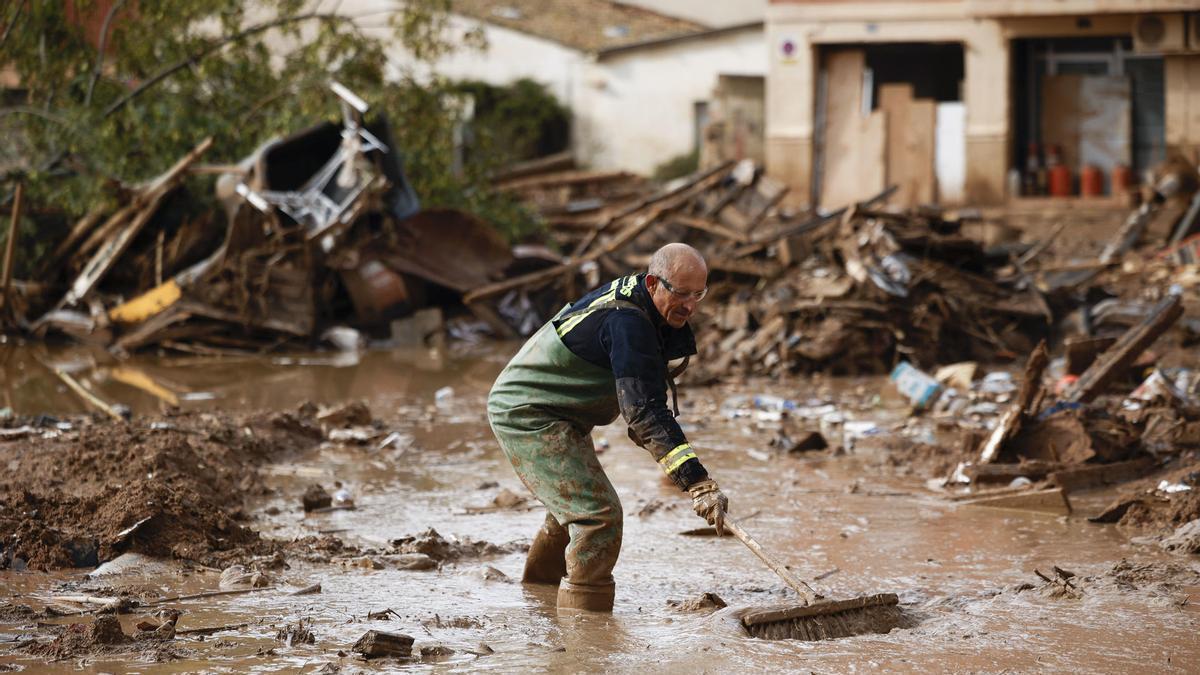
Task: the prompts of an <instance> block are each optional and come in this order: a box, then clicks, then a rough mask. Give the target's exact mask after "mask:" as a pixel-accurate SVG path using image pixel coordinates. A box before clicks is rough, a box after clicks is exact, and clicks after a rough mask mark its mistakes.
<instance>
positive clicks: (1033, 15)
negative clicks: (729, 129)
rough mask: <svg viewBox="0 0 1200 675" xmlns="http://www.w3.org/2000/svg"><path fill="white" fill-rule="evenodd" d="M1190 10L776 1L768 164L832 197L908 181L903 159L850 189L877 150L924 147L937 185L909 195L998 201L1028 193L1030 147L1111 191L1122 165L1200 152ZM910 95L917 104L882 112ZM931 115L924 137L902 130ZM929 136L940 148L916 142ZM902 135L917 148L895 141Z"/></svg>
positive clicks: (1127, 0) (1194, 27) (1169, 4)
mask: <svg viewBox="0 0 1200 675" xmlns="http://www.w3.org/2000/svg"><path fill="white" fill-rule="evenodd" d="M1197 9H1200V8H1198V6H1197V3H1196V2H1195V0H1056V1H1055V2H1045V1H1038V0H818V1H804V0H771V3H770V6H769V7H768V10H767V36H766V41H767V48H768V52H769V65H768V75H767V83H766V100H767V102H766V108H767V112H766V118H767V130H766V156H767V169H768V172H769V173H770V174H771V175H772V176H774V177H775V178H776V179H779V180H782V181H784V182H786V183H787V184H789V185H790V186H791V188H792V194H793V195H800V196H802V198H803V197H807V199H808V202H809V203H817V204H821V205H823V206H829V207H836V206H839V205H840V204H834V203H829V204H825V203H824V202H826V201H831V199H830V198H831V197H835V196H836V197H838V198H841V199H846V198H856V197H865V196H868V195H867V194H864V192H866V191H870V190H874V189H875V188H877V187H879V186H880V185H881V184H883V183H891V182H895V181H896V180H903V179H906V178H908V177H909V176H907V175H906V174H907V171H908V169H907V167H908V166H910V165H909V164H905V163H897V162H894V161H893V162H890V165H891V166H892V168H893V169H896V170H894V171H893V172H892V173H893V175H890V176H889V175H883V176H882V180H880V178H881V177H880V176H879V175H875V174H871V175H869V176H868V178H869V180H859V181H858V182H859V183H860V185H858V186H853V185H851V186H849V187H847V182H848V181H850V180H852V179H853V178H854V177H856V176H858V177H861V176H863V175H866V174H868V173H870V170H869V166H870V160H871V159H872V158H875V157H876V156H877V154H879V147H882V148H884V149H883V150H882V152H883V153H884V160H883V164H884V165H885V166H886V165H889V161H888V160H887V158H886V155H887V153H888V152H891V153H892V154H893V155H900V154H904V156H905V157H913V156H919V157H924V156H925V155H929V154H931V153H932V154H933V155H934V156H935V160H934V163H935V169H933V171H935V172H936V173H937V175H936V176H934V177H933V178H931V179H929V180H933V181H934V182H935V186H934V188H932V189H926V190H916V192H922V191H923V192H924V193H928V194H932V195H933V200H934V201H938V200H939V192H940V193H943V194H948V193H954V196H953V198H951V199H941V201H966V202H970V203H977V204H993V203H997V202H1000V201H1003V200H1005V199H1007V198H1010V197H1013V196H1017V195H1018V194H1020V193H1021V192H1022V190H1021V189H1020V186H1021V185H1023V184H1024V176H1023V175H1022V174H1023V172H1024V171H1025V167H1026V164H1027V162H1028V161H1029V156H1030V155H1031V154H1034V155H1036V159H1037V161H1038V162H1040V163H1041V164H1042V165H1043V166H1045V165H1047V164H1051V165H1052V164H1054V163H1063V164H1066V165H1068V166H1069V168H1070V169H1071V170H1072V171H1074V172H1075V175H1076V176H1078V174H1079V172H1082V171H1085V170H1088V168H1089V167H1090V168H1091V169H1092V170H1096V171H1099V172H1100V173H1101V174H1102V175H1103V176H1105V187H1104V189H1105V190H1106V191H1111V190H1112V186H1113V184H1112V176H1113V175H1115V174H1116V173H1119V172H1120V171H1121V170H1122V169H1121V168H1120V167H1124V169H1126V170H1128V171H1130V172H1131V173H1132V174H1133V175H1134V176H1137V175H1139V174H1140V172H1142V171H1144V170H1146V169H1148V168H1150V166H1152V165H1153V164H1154V163H1156V162H1157V161H1161V159H1162V158H1164V157H1165V156H1167V155H1168V154H1169V153H1172V152H1181V153H1184V154H1185V155H1188V156H1189V157H1191V158H1192V159H1193V160H1194V159H1195V156H1194V155H1195V153H1196V151H1197V149H1198V148H1200V15H1197V13H1196V11H1195V10H1197ZM904 88H907V89H906V90H905V89H904ZM854 89H857V90H858V91H857V92H855V91H852V90H854ZM906 91H907V94H906ZM905 95H908V96H909V99H911V100H912V101H915V102H916V103H917V104H919V105H917V107H916V108H914V107H912V106H911V105H909V104H907V103H905V102H903V101H902V103H901V104H900V107H897V108H889V107H888V106H887V100H888V97H889V96H892V97H893V99H895V100H901V99H903V97H904V96H905ZM897 97H898V98H897ZM931 108H932V110H933V112H932V113H930V112H928V111H929V110H930V109H931ZM881 110H883V111H884V114H880V112H879V111H881ZM898 110H899V111H902V113H900V114H899V115H898V113H897V111H898ZM914 110H916V111H918V112H912V111H914ZM856 116H857V117H856ZM873 116H880V117H883V118H884V119H873ZM897 119H902V120H903V123H902V124H901V125H900V128H899V135H904V136H905V139H904V140H903V141H901V140H898V137H899V136H898V134H897ZM930 119H932V120H933V121H932V122H928V124H927V126H928V125H933V128H932V131H930V132H924V131H922V132H921V133H911V132H910V133H907V134H905V132H904V130H905V129H909V128H911V129H917V130H918V131H921V129H922V127H920V126H911V127H908V126H904V125H905V124H910V122H911V123H912V124H916V122H913V120H930ZM848 120H849V121H848ZM881 129H882V130H883V131H880V130H881ZM889 130H890V131H891V132H892V134H891V137H890V139H891V140H888V138H889V136H888V134H887V131H889ZM923 133H932V135H933V137H934V138H935V139H936V142H935V143H930V144H923V141H922V140H921V139H923V135H922V134H923ZM914 138H916V139H917V140H913V139H914ZM880 139H883V140H880ZM904 143H908V146H913V145H914V144H915V145H916V146H920V147H916V148H915V149H914V148H913V147H906V148H905V147H902V148H900V149H899V150H898V149H897V144H900V145H903V144H904ZM926 146H927V147H926ZM955 147H961V148H962V150H961V156H956V152H957V151H955V150H954V149H953V148H955ZM947 149H949V150H947ZM914 153H915V154H914ZM847 158H850V159H849V160H848V159H847ZM923 167H924V163H923V162H922V164H921V170H922V171H924V168H923ZM1014 170H1015V171H1014ZM955 171H958V172H959V173H961V178H960V179H957V180H958V184H957V185H955V184H954V182H955V181H954V179H952V178H950V176H952V175H953V174H954V173H955ZM1014 178H1015V179H1016V180H1014ZM918 182H920V181H918ZM925 182H928V181H925ZM1076 189H1078V188H1076ZM798 201H799V200H798Z"/></svg>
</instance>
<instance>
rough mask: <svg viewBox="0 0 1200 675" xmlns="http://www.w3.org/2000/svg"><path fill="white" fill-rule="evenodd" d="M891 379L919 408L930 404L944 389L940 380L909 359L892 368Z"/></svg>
mask: <svg viewBox="0 0 1200 675" xmlns="http://www.w3.org/2000/svg"><path fill="white" fill-rule="evenodd" d="M891 380H892V382H893V383H894V384H895V385H896V389H897V390H898V391H899V392H900V393H901V394H904V396H905V397H907V398H908V400H909V401H912V404H913V405H914V406H916V407H918V408H923V407H925V406H926V405H928V404H929V403H930V402H931V401H932V400H933V399H934V396H936V395H937V393H938V392H940V391H941V390H942V385H941V383H940V382H938V381H937V380H935V379H933V377H931V376H930V375H929V374H928V373H926V372H924V371H922V370H920V369H918V368H917V367H915V366H913V365H912V364H911V363H909V362H908V361H901V362H900V363H898V364H896V367H895V368H894V369H893V370H892V374H891Z"/></svg>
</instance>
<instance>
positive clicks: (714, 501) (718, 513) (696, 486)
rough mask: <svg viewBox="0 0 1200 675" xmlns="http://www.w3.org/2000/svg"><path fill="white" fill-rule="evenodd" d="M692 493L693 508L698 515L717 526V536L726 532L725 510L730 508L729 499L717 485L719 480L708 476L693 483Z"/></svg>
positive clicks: (690, 490) (690, 492)
mask: <svg viewBox="0 0 1200 675" xmlns="http://www.w3.org/2000/svg"><path fill="white" fill-rule="evenodd" d="M688 494H690V495H692V510H693V511H695V512H696V515H698V516H700V517H701V518H703V519H705V520H707V521H708V524H709V525H712V526H713V527H715V528H717V536H718V537H719V536H721V535H723V534H725V512H726V511H728V510H729V499H727V498H726V497H725V495H724V494H723V493H722V492H721V488H719V487H717V481H715V480H713V479H711V478H706V479H704V480H702V481H697V482H695V483H692V485H691V487H689V488H688Z"/></svg>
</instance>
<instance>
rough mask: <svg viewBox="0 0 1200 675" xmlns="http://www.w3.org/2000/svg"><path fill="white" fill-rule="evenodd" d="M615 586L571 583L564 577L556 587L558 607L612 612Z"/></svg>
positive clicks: (610, 584)
mask: <svg viewBox="0 0 1200 675" xmlns="http://www.w3.org/2000/svg"><path fill="white" fill-rule="evenodd" d="M616 593H617V586H616V584H613V583H608V584H603V585H595V586H592V585H584V584H573V583H571V582H569V581H567V580H566V579H563V580H562V584H560V585H559V587H558V608H559V609H582V610H584V611H588V612H610V613H611V612H612V611H613V598H614V597H616Z"/></svg>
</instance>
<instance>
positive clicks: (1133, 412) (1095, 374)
mask: <svg viewBox="0 0 1200 675" xmlns="http://www.w3.org/2000/svg"><path fill="white" fill-rule="evenodd" d="M1182 313H1183V309H1182V304H1181V301H1180V298H1179V297H1178V296H1176V295H1170V296H1168V297H1166V298H1164V299H1163V300H1162V301H1161V302H1160V303H1159V304H1158V305H1157V306H1155V307H1154V308H1153V310H1152V311H1151V312H1149V313H1148V314H1147V315H1146V316H1145V317H1144V318H1143V320H1142V321H1141V322H1140V323H1138V324H1136V325H1134V326H1132V327H1130V328H1129V329H1128V330H1126V331H1125V333H1123V334H1122V335H1120V336H1119V337H1117V338H1116V339H1114V340H1112V341H1111V342H1110V344H1109V346H1108V347H1107V348H1106V349H1104V350H1102V351H1099V352H1095V353H1092V354H1091V358H1090V360H1081V361H1080V363H1078V364H1076V365H1077V366H1081V367H1082V368H1083V370H1082V373H1080V374H1079V375H1078V376H1073V375H1068V374H1065V373H1064V374H1060V375H1059V376H1058V377H1057V383H1056V384H1055V385H1054V386H1053V388H1052V387H1051V386H1048V384H1047V381H1048V380H1049V381H1051V382H1052V381H1054V380H1055V379H1056V378H1054V377H1046V375H1047V372H1048V371H1049V370H1051V369H1054V368H1057V369H1059V370H1060V371H1062V370H1065V369H1066V367H1067V361H1068V359H1067V358H1066V357H1064V358H1060V359H1058V360H1057V361H1056V363H1055V364H1053V366H1051V363H1050V359H1049V356H1048V352H1047V349H1046V345H1045V343H1042V344H1040V345H1038V347H1037V348H1036V349H1035V350H1034V351H1033V353H1032V354H1031V355H1030V357H1029V359H1028V361H1027V363H1026V366H1025V372H1024V376H1023V379H1022V384H1021V387H1020V389H1019V390H1018V391H1017V393H1016V395H1015V397H1014V398H1013V399H1012V401H1011V402H1010V403H1009V405H1008V406H1007V409H1005V410H1003V411H1002V412H1001V414H1000V415H999V416H998V417H997V418H996V419H995V422H994V425H993V426H992V427H991V429H990V431H989V432H988V433H987V435H986V436H983V437H982V438H980V439H979V440H978V443H977V445H975V446H973V447H968V448H967V449H966V452H967V454H968V455H969V456H970V459H967V460H966V461H962V462H959V463H958V465H957V466H956V467H955V469H954V471H953V472H952V473H951V474H950V475H949V476H948V477H947V478H946V479H945V481H944V484H945V485H947V486H953V485H964V484H969V485H971V486H972V488H973V489H972V490H971V491H970V492H969V493H966V494H960V495H958V498H965V499H969V500H973V502H974V503H979V504H983V505H989V506H1002V507H1016V508H1029V509H1034V510H1050V511H1058V510H1064V509H1065V510H1067V511H1069V510H1070V508H1071V505H1070V502H1069V500H1068V495H1069V494H1071V493H1073V492H1076V491H1080V490H1087V489H1092V488H1098V487H1104V486H1107V485H1114V484H1119V483H1125V482H1129V481H1134V480H1137V479H1140V478H1142V477H1144V476H1147V475H1150V474H1155V472H1156V471H1159V470H1161V469H1164V468H1165V469H1168V470H1169V472H1168V473H1167V474H1165V475H1166V477H1165V478H1164V477H1163V475H1164V474H1162V473H1158V474H1155V477H1154V478H1152V479H1148V480H1150V481H1151V482H1152V485H1149V486H1146V487H1143V488H1138V489H1136V490H1135V491H1134V492H1133V493H1131V494H1128V495H1126V496H1124V497H1122V498H1121V499H1119V500H1118V501H1117V502H1116V503H1114V504H1113V505H1112V506H1111V507H1109V508H1108V509H1106V510H1105V512H1104V513H1102V514H1100V515H1099V516H1097V517H1095V518H1093V519H1092V520H1093V521H1094V522H1121V523H1123V524H1127V525H1134V526H1151V527H1166V528H1168V533H1170V531H1172V530H1173V529H1174V528H1176V527H1179V526H1183V525H1186V524H1187V523H1189V522H1190V521H1192V520H1195V519H1196V518H1200V499H1197V498H1196V496H1195V495H1196V493H1195V492H1194V487H1193V484H1194V483H1195V482H1196V477H1197V476H1200V464H1197V457H1196V453H1197V450H1200V424H1198V422H1200V404H1198V403H1197V399H1196V398H1195V396H1196V392H1197V391H1198V390H1200V377H1197V375H1196V374H1194V373H1193V372H1192V371H1190V370H1183V369H1176V370H1173V371H1164V370H1162V369H1158V368H1155V369H1152V370H1151V374H1150V375H1149V376H1148V377H1146V378H1145V380H1144V381H1143V382H1142V383H1141V384H1140V385H1139V384H1136V382H1134V383H1132V384H1131V383H1130V379H1129V378H1130V371H1131V368H1130V366H1131V365H1132V364H1133V363H1135V362H1136V361H1137V360H1138V359H1139V358H1140V357H1142V356H1143V355H1144V354H1145V353H1146V350H1147V349H1148V348H1149V347H1150V346H1151V345H1152V344H1153V343H1154V341H1155V339H1156V338H1158V337H1159V336H1160V335H1162V334H1164V333H1165V332H1167V330H1168V329H1169V328H1170V327H1171V326H1172V325H1173V324H1174V323H1176V322H1177V321H1178V320H1179V317H1180V316H1181V314H1182ZM1164 372H1171V374H1172V375H1173V377H1171V376H1168V375H1166V374H1164ZM945 396H946V394H943V398H945ZM941 403H942V401H940V400H939V402H938V404H939V405H940V404H941ZM1189 536H1190V530H1188V531H1187V532H1183V533H1181V534H1180V535H1179V537H1177V538H1176V539H1175V540H1172V544H1171V545H1170V546H1169V547H1168V548H1170V549H1171V550H1175V549H1183V550H1187V549H1190V548H1191V543H1190V540H1189V539H1188V537H1189Z"/></svg>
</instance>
